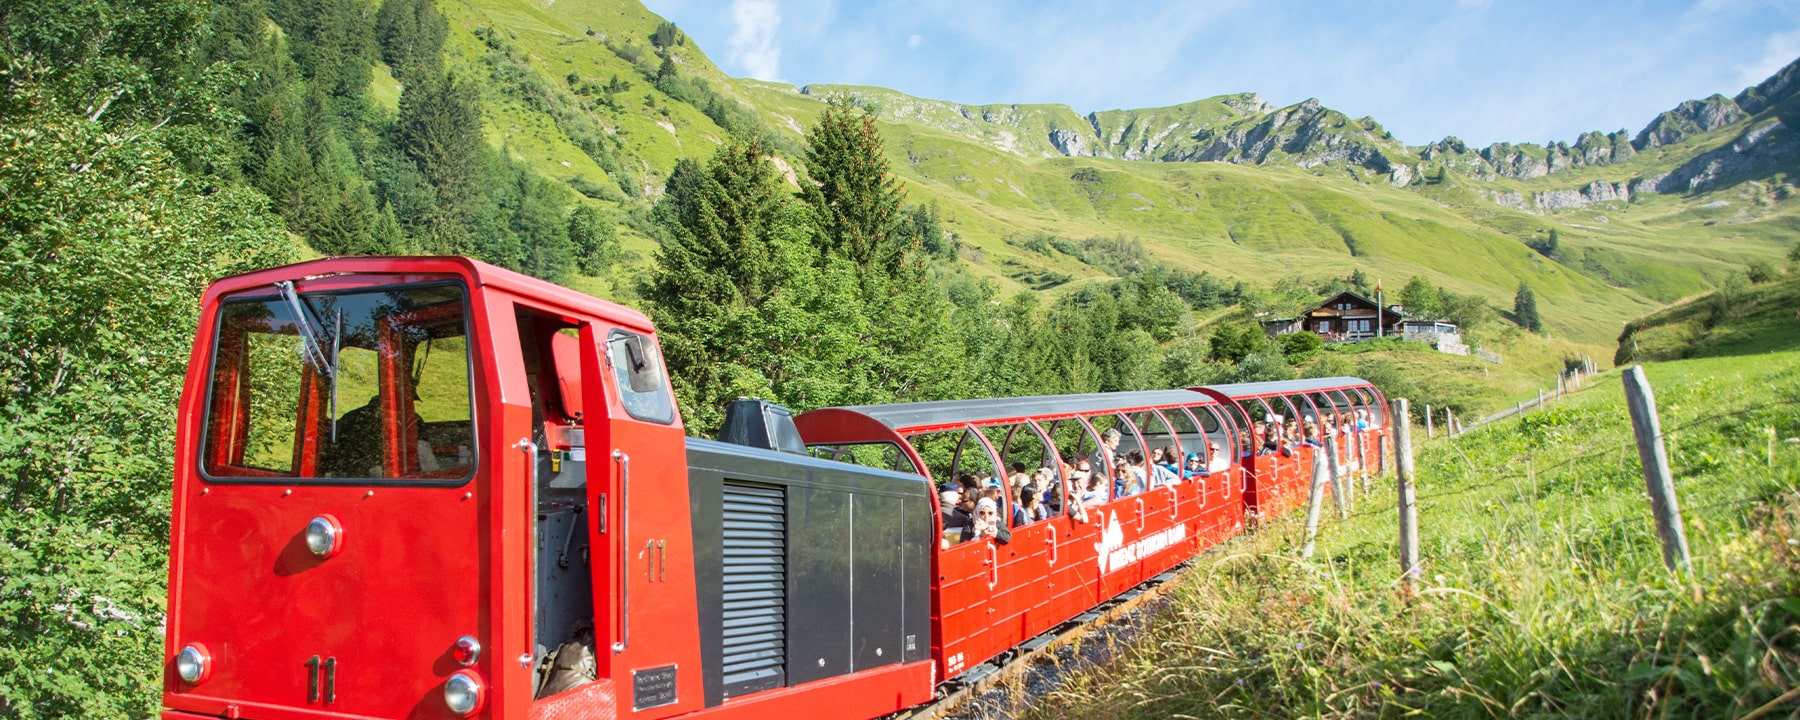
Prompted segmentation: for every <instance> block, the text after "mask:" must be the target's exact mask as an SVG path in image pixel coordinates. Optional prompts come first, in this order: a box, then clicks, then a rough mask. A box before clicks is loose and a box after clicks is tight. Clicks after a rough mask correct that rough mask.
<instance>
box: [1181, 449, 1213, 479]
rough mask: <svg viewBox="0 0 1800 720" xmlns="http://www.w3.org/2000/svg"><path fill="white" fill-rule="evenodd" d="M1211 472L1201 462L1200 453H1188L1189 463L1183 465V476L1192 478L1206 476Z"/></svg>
mask: <svg viewBox="0 0 1800 720" xmlns="http://www.w3.org/2000/svg"><path fill="white" fill-rule="evenodd" d="M1211 474H1212V473H1211V472H1209V471H1208V470H1207V469H1206V468H1205V467H1203V466H1202V465H1201V464H1200V453H1188V456H1187V464H1185V465H1183V466H1182V467H1181V477H1183V478H1187V479H1192V478H1196V477H1206V476H1207V475H1211Z"/></svg>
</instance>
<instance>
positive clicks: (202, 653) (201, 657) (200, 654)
mask: <svg viewBox="0 0 1800 720" xmlns="http://www.w3.org/2000/svg"><path fill="white" fill-rule="evenodd" d="M211 666H212V656H211V655H209V654H207V652H206V648H205V647H204V646H202V645H200V644H198V643H195V644H191V645H188V646H187V647H184V648H182V649H181V652H179V653H176V654H175V674H176V675H180V676H181V680H182V682H185V683H187V684H189V685H195V684H198V683H199V682H200V681H201V680H205V679H206V675H207V671H208V670H210V669H211Z"/></svg>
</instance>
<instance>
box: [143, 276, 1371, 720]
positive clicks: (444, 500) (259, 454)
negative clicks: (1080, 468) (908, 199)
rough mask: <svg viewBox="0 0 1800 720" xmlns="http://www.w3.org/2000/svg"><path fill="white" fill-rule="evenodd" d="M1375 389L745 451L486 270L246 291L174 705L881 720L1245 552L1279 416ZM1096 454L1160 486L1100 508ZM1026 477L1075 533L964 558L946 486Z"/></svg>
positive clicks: (207, 398)
mask: <svg viewBox="0 0 1800 720" xmlns="http://www.w3.org/2000/svg"><path fill="white" fill-rule="evenodd" d="M1378 397H1379V396H1378V395H1376V394H1374V393H1373V391H1372V389H1371V388H1368V387H1367V386H1366V384H1364V383H1362V382H1361V381H1358V380H1355V379H1352V378H1337V379H1332V380H1323V381H1304V382H1300V383H1297V384H1289V385H1279V386H1277V385H1251V386H1222V387H1218V388H1197V389H1195V390H1167V391H1145V392H1131V393H1109V394H1095V395H1068V396H1054V397H1036V398H1011V399H1001V400H980V401H952V402H941V403H914V404H906V405H888V406H870V407H855V408H829V409H824V410H817V411H813V412H810V413H807V414H805V415H802V416H801V417H799V418H797V419H794V418H789V417H788V415H787V412H786V411H785V410H783V409H781V408H779V407H778V406H773V405H770V404H768V403H762V402H757V401H740V402H738V403H734V404H733V405H732V407H731V408H729V410H728V414H727V422H726V428H725V431H724V433H723V434H722V438H724V439H727V440H729V441H730V442H715V441H711V440H699V439H694V438H688V437H685V435H684V433H683V428H682V424H681V418H680V414H679V412H678V411H677V408H676V407H675V405H674V401H673V396H672V394H671V393H670V391H669V383H668V378H667V377H666V375H665V373H664V372H663V368H662V365H661V361H660V354H659V351H658V349H657V341H656V335H655V331H654V328H652V327H651V326H650V323H649V321H648V320H647V319H646V318H645V317H644V316H643V315H642V314H639V313H637V312H636V311H633V310H630V309H627V308H624V307H621V306H618V305H615V304H612V303H608V302H605V301H602V300H597V299H594V298H591V297H587V296H585V295H581V294H579V293H574V292H571V291H568V290H565V289H562V288H559V287H557V286H554V285H551V284H549V283H545V282H542V281H539V280H535V279H532V278H528V277H525V276H523V275H519V274H517V273H513V272H509V271H506V270H501V269H498V268H494V267H491V266H488V265H484V264H482V263H479V262H474V261H471V260H466V259H462V258H350V259H330V260H321V261H315V262H310V263H304V264H300V265H294V266H289V267H283V268H275V269H271V270H266V271H261V272H257V273H252V274H249V275H244V276H239V277H234V278H228V279H225V280H221V281H219V282H218V283H215V284H214V286H213V287H212V288H210V289H209V290H208V292H207V294H206V297H205V300H204V307H203V312H202V318H201V326H200V331H199V334H198V336H197V338H196V341H195V345H194V354H193V359H192V362H191V363H190V366H189V372H188V377H187V381H186V386H185V392H184V395H183V400H182V407H181V412H180V421H179V422H180V425H179V427H178V428H177V444H176V454H177V462H176V475H175V486H174V495H175V497H174V519H173V525H172V538H171V558H170V583H169V616H168V617H169V619H168V645H167V654H166V657H165V661H166V667H167V673H166V680H165V692H164V696H163V704H164V707H165V710H164V717H165V718H187V719H192V718H208V717H227V718H237V717H244V718H274V719H281V718H376V717H380V718H460V717H492V718H528V717H540V718H585V717H593V718H609V717H633V718H646V719H654V718H665V717H675V716H692V717H744V718H750V717H771V716H776V715H789V716H803V717H824V716H833V717H848V718H863V717H875V716H880V715H883V714H887V713H891V712H894V711H897V710H900V709H904V708H907V707H911V706H914V705H918V704H921V703H924V702H927V701H929V700H930V699H931V698H932V696H933V692H934V690H935V687H936V685H937V684H938V683H939V682H942V681H943V680H945V679H947V678H949V677H950V676H952V675H955V674H957V673H963V672H967V671H968V670H970V669H972V668H975V667H976V666H977V665H979V664H980V663H982V662H984V661H986V660H987V659H989V658H992V657H994V656H995V655H997V654H999V653H1001V652H1002V651H1004V650H1005V649H1007V648H1009V647H1012V646H1014V645H1017V644H1019V643H1020V642H1022V641H1024V640H1026V639H1028V638H1031V637H1033V636H1034V635H1037V634H1039V633H1042V632H1044V631H1046V630H1049V629H1052V628H1054V627H1056V626H1057V625H1059V624H1060V623H1063V622H1065V621H1067V620H1068V619H1070V618H1071V617H1074V616H1077V615H1079V614H1080V613H1082V612H1083V611H1084V610H1086V609H1088V608H1091V607H1093V606H1095V605H1096V604H1099V603H1100V602H1103V601H1105V600H1106V599H1108V598H1111V597H1113V596H1115V595H1117V594H1118V593H1120V592H1122V591H1124V590H1126V589H1128V588H1130V587H1132V586H1134V585H1137V584H1138V583H1140V582H1142V581H1144V580H1145V579H1147V578H1150V577H1152V576H1154V575H1156V574H1158V573H1161V572H1163V571H1165V570H1167V569H1168V568H1170V567H1172V566H1174V565H1176V564H1177V563H1180V562H1181V561H1183V560H1185V559H1187V558H1189V557H1191V556H1192V555H1193V554H1194V553H1196V552H1198V551H1199V550H1200V549H1203V548H1205V547H1207V546H1209V545H1211V544H1213V543H1216V542H1219V541H1220V540H1222V539H1224V538H1226V537H1229V536H1230V535H1232V534H1234V533H1236V532H1238V531H1239V530H1240V529H1241V528H1242V526H1243V521H1244V508H1245V501H1246V499H1245V495H1244V491H1245V488H1246V487H1248V488H1251V489H1252V491H1253V492H1255V493H1257V495H1256V497H1257V500H1256V502H1258V503H1259V504H1260V503H1265V502H1269V503H1272V502H1273V501H1272V500H1268V501H1265V500H1263V499H1262V498H1264V497H1268V498H1271V499H1272V498H1274V497H1277V496H1278V495H1279V493H1278V491H1276V490H1275V489H1274V488H1275V487H1276V484H1275V483H1272V482H1270V481H1267V480H1259V479H1258V478H1255V477H1252V476H1250V475H1248V474H1246V472H1245V470H1244V468H1243V467H1242V466H1241V465H1240V462H1241V455H1240V452H1239V448H1242V447H1246V446H1248V445H1250V444H1251V443H1253V442H1254V439H1253V438H1248V437H1247V436H1246V434H1245V428H1246V427H1248V426H1247V424H1246V421H1247V419H1248V418H1249V417H1250V415H1252V414H1254V413H1255V412H1256V411H1257V410H1258V409H1259V408H1261V409H1263V410H1264V411H1267V409H1268V407H1271V405H1269V404H1270V403H1273V402H1276V399H1279V398H1286V399H1281V400H1279V402H1285V403H1290V404H1291V405H1293V407H1295V408H1296V410H1297V411H1299V412H1305V411H1303V410H1299V408H1300V407H1301V406H1302V405H1304V406H1305V407H1307V408H1310V409H1311V411H1312V412H1314V413H1315V414H1324V413H1337V414H1354V412H1355V411H1356V410H1357V409H1359V408H1360V409H1363V410H1365V411H1374V412H1378V410H1379V402H1378ZM1381 424H1384V423H1381V422H1379V421H1375V422H1371V423H1369V425H1370V427H1368V428H1367V429H1365V431H1364V433H1363V434H1362V437H1361V438H1360V440H1367V439H1369V438H1372V437H1374V436H1375V435H1376V434H1378V433H1379V432H1380V427H1379V426H1380V425H1381ZM1114 432H1116V433H1117V434H1118V437H1119V441H1118V443H1117V444H1116V446H1115V447H1110V448H1106V449H1105V450H1102V447H1103V443H1104V440H1103V438H1105V437H1107V436H1109V435H1111V434H1112V433H1114ZM1353 440H1355V441H1360V440H1358V439H1354V438H1353V439H1346V440H1345V442H1351V441H1353ZM1163 447H1167V448H1169V449H1170V451H1171V452H1172V453H1173V454H1175V455H1176V456H1180V457H1186V456H1190V455H1193V456H1197V459H1198V462H1197V463H1196V465H1195V468H1194V469H1195V470H1197V471H1204V473H1203V474H1201V473H1198V472H1197V473H1196V474H1195V476H1194V477H1187V478H1180V477H1179V476H1178V477H1177V481H1175V482H1168V481H1167V477H1168V476H1167V475H1162V476H1161V477H1162V478H1163V481H1161V482H1157V481H1154V480H1153V479H1154V478H1156V477H1158V474H1157V473H1156V471H1155V469H1154V468H1152V467H1150V466H1149V464H1148V463H1145V462H1143V461H1139V460H1136V459H1135V456H1133V455H1132V454H1131V453H1132V451H1134V450H1136V451H1140V452H1142V451H1148V450H1155V449H1160V448H1163ZM1346 447H1348V446H1346ZM1115 455H1119V456H1126V457H1130V458H1132V460H1131V462H1132V463H1133V464H1134V465H1135V470H1134V469H1132V468H1126V467H1117V468H1115V467H1114V466H1115V464H1116V461H1115V459H1114V456H1115ZM1064 457H1069V458H1075V459H1091V460H1090V462H1091V463H1092V464H1094V465H1095V466H1097V468H1098V469H1100V470H1101V472H1103V473H1113V472H1114V471H1115V470H1117V471H1118V472H1117V474H1118V475H1119V476H1120V477H1121V478H1124V479H1128V478H1131V477H1132V476H1134V475H1138V476H1139V477H1141V478H1142V480H1140V481H1138V482H1137V483H1129V482H1127V483H1126V484H1124V485H1121V486H1119V487H1116V488H1115V487H1112V486H1110V485H1108V486H1106V487H1103V488H1101V489H1100V490H1099V491H1098V495H1097V496H1094V497H1092V498H1090V499H1089V500H1090V502H1088V503H1086V504H1084V505H1083V507H1084V508H1085V511H1077V510H1076V509H1075V505H1076V504H1077V503H1079V502H1080V499H1081V493H1082V491H1081V490H1077V489H1076V488H1074V487H1071V486H1070V485H1069V483H1070V481H1071V480H1072V479H1073V473H1072V471H1071V470H1070V468H1068V467H1066V466H1065V464H1064V463H1063V462H1062V460H1063V458H1064ZM1356 457H1360V456H1356ZM1258 460H1259V459H1258V458H1255V457H1254V456H1251V458H1250V460H1249V462H1250V463H1252V464H1253V466H1255V465H1260V463H1258ZM1015 463H1019V464H1022V465H1024V466H1025V467H1027V468H1029V469H1036V468H1043V469H1044V471H1045V473H1046V475H1047V476H1048V477H1051V478H1053V480H1052V488H1053V491H1052V492H1050V493H1048V494H1050V495H1053V496H1054V499H1055V500H1056V502H1057V505H1058V512H1057V513H1055V514H1054V515H1052V516H1051V517H1049V518H1047V519H1043V520H1040V521H1038V522H1033V523H1028V524H1024V525H1021V526H1019V527H1015V528H1012V532H1011V538H1010V542H1007V543H1004V544H1001V543H998V542H996V541H994V540H992V539H987V538H980V539H975V540H971V541H969V542H959V543H947V542H945V541H944V533H943V528H942V526H941V516H940V514H939V513H940V511H941V510H942V508H941V507H940V505H939V500H938V497H937V494H936V493H935V492H934V490H935V488H934V487H933V485H934V483H935V482H939V481H942V480H945V479H948V478H952V477H955V476H956V475H958V474H959V473H962V472H976V473H987V474H991V475H993V476H994V477H996V478H997V479H998V481H999V482H1001V483H1007V475H1008V472H1007V470H1008V469H1009V468H1010V467H1011V466H1012V465H1013V464H1015ZM1268 467H1269V472H1270V473H1271V477H1274V476H1275V475H1276V474H1278V473H1279V471H1278V470H1277V469H1276V468H1275V467H1274V466H1272V465H1271V466H1268ZM1012 502H1013V500H1012V499H1011V497H1008V498H1007V499H1005V500H1003V501H1002V503H1001V509H1002V511H1003V512H1002V515H1003V516H1008V515H1010V514H1011V509H1012V508H1011V505H1012ZM1271 506H1272V505H1271Z"/></svg>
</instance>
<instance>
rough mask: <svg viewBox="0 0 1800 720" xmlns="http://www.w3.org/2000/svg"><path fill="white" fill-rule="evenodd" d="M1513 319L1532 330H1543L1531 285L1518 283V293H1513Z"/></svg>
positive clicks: (1520, 325)
mask: <svg viewBox="0 0 1800 720" xmlns="http://www.w3.org/2000/svg"><path fill="white" fill-rule="evenodd" d="M1513 319H1514V320H1515V321H1516V322H1518V323H1519V327H1522V328H1525V329H1526V330H1530V331H1532V332H1543V330H1544V322H1543V320H1541V319H1539V318H1538V309H1537V296H1536V295H1533V294H1532V292H1531V286H1529V285H1526V284H1525V283H1519V291H1518V293H1516V294H1514V295H1513Z"/></svg>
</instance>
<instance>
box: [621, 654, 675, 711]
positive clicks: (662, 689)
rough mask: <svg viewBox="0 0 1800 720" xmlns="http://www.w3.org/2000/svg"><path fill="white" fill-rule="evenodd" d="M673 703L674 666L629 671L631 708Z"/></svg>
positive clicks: (643, 708) (638, 708) (641, 708)
mask: <svg viewBox="0 0 1800 720" xmlns="http://www.w3.org/2000/svg"><path fill="white" fill-rule="evenodd" d="M674 704H675V666H674V665H664V666H662V667H658V668H650V669H647V670H633V671H631V709H632V710H634V711H635V710H645V709H648V708H653V707H662V706H664V705H674Z"/></svg>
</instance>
